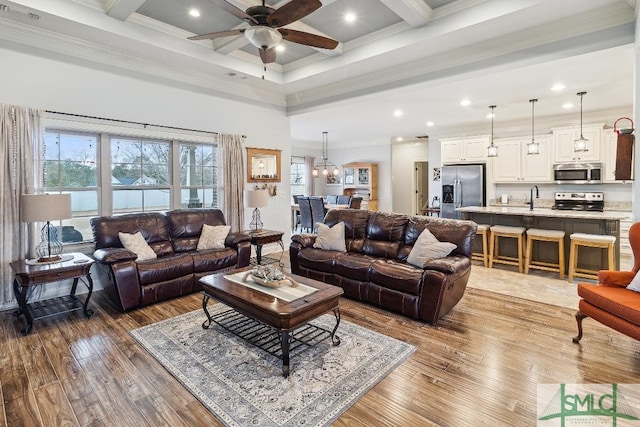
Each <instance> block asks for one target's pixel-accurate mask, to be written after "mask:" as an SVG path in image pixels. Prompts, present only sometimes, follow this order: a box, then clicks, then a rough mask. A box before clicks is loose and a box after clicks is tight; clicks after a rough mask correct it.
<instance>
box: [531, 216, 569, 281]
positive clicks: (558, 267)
mask: <svg viewBox="0 0 640 427" xmlns="http://www.w3.org/2000/svg"><path fill="white" fill-rule="evenodd" d="M536 240H538V241H541V242H555V243H557V244H558V263H557V264H556V263H553V262H545V261H536V260H534V259H533V257H532V253H533V242H534V241H536ZM530 268H536V269H538V270H546V271H553V272H556V273H558V274H559V275H560V278H561V279H564V231H561V230H541V229H539V228H530V229H528V230H527V250H526V251H525V262H524V274H529V269H530Z"/></svg>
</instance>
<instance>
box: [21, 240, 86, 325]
mask: <svg viewBox="0 0 640 427" xmlns="http://www.w3.org/2000/svg"><path fill="white" fill-rule="evenodd" d="M93 263H94V261H93V259H91V258H89V257H88V256H86V255H84V254H82V253H79V252H76V253H71V254H66V256H63V258H62V261H60V262H53V263H38V262H35V263H34V262H31V260H18V261H13V262H12V263H11V269H12V270H13V272H14V273H15V278H14V280H13V292H14V294H15V297H16V299H17V300H18V306H19V309H18V311H16V312H15V313H14V315H15V316H21V315H24V318H25V322H26V326H25V328H24V329H23V330H22V331H21V332H22V333H23V334H24V335H27V334H28V333H30V332H31V330H32V329H33V321H34V320H35V319H41V318H43V317H48V316H52V315H54V314H59V313H68V312H71V311H76V310H80V309H82V310H83V311H84V314H85V316H87V317H90V316H91V315H92V314H93V310H91V309H90V308H89V307H88V305H89V299H90V298H91V293H92V292H93V280H92V279H91V272H90V270H91V266H92V265H93ZM65 279H73V284H72V286H71V292H70V293H69V295H68V296H64V297H59V298H52V299H50V300H47V301H38V302H34V303H31V304H29V303H27V294H29V293H30V292H29V287H31V286H38V285H42V284H44V283H49V282H57V281H60V280H65ZM85 279H86V280H85ZM78 280H81V281H82V283H84V284H85V285H86V286H87V289H89V293H88V294H87V297H86V298H85V300H84V302H83V301H81V300H79V299H78V298H77V297H76V288H77V287H78Z"/></svg>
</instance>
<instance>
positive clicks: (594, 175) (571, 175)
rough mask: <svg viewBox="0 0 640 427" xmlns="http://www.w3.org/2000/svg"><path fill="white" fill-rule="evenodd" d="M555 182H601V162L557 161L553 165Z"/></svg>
mask: <svg viewBox="0 0 640 427" xmlns="http://www.w3.org/2000/svg"><path fill="white" fill-rule="evenodd" d="M553 181H554V182H555V183H556V184H602V163H557V164H555V165H553Z"/></svg>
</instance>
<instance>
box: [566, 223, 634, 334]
mask: <svg viewBox="0 0 640 427" xmlns="http://www.w3.org/2000/svg"><path fill="white" fill-rule="evenodd" d="M629 244H630V245H631V250H632V251H633V261H634V263H633V268H632V269H631V271H614V270H601V271H599V272H598V284H597V285H593V284H591V283H578V295H579V296H580V302H578V312H577V313H576V320H577V321H578V335H577V336H576V337H575V338H573V342H575V343H578V342H580V340H581V339H582V321H583V320H584V319H585V318H586V317H590V318H592V319H594V320H597V321H598V322H600V323H602V324H603V325H606V326H608V327H610V328H612V329H615V330H616V331H618V332H621V333H623V334H625V335H627V336H630V337H631V338H635V339H637V340H640V293H639V292H635V291H632V290H630V289H627V286H628V285H629V284H630V283H631V281H632V280H633V278H634V277H635V276H636V275H637V274H638V271H640V222H636V223H634V224H633V225H632V226H631V228H629Z"/></svg>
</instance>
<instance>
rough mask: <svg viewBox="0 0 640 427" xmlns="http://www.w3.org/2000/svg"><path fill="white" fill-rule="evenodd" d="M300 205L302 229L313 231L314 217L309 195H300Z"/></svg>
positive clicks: (308, 231)
mask: <svg viewBox="0 0 640 427" xmlns="http://www.w3.org/2000/svg"><path fill="white" fill-rule="evenodd" d="M298 207H299V209H300V231H306V232H307V233H311V232H312V231H313V217H312V215H311V202H310V200H309V197H302V196H299V197H298ZM296 229H297V227H296Z"/></svg>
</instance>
